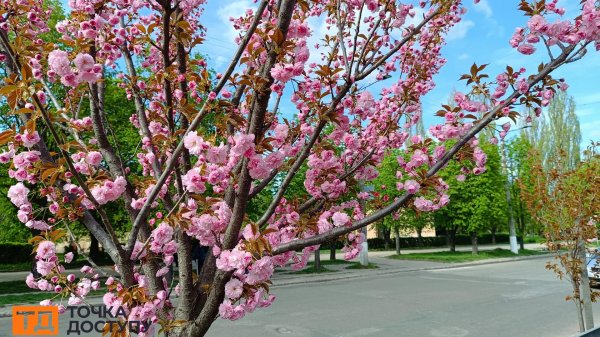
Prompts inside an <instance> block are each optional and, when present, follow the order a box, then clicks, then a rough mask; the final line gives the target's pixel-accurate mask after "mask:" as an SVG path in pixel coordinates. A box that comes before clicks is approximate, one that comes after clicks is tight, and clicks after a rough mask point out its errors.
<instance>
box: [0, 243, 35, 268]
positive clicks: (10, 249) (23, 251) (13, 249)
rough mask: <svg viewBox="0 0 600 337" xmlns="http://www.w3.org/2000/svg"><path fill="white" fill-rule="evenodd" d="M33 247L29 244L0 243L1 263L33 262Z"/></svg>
mask: <svg viewBox="0 0 600 337" xmlns="http://www.w3.org/2000/svg"><path fill="white" fill-rule="evenodd" d="M32 251H33V246H32V245H30V244H28V243H20V242H2V243H0V263H24V262H29V261H31V252H32Z"/></svg>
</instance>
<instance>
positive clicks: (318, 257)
mask: <svg viewBox="0 0 600 337" xmlns="http://www.w3.org/2000/svg"><path fill="white" fill-rule="evenodd" d="M315 271H316V272H319V271H321V250H320V249H317V250H315Z"/></svg>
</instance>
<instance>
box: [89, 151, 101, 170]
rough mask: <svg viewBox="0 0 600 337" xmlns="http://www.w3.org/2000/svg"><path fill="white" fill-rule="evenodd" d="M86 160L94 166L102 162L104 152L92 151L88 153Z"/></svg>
mask: <svg viewBox="0 0 600 337" xmlns="http://www.w3.org/2000/svg"><path fill="white" fill-rule="evenodd" d="M85 161H86V162H87V163H88V164H90V165H92V166H98V165H100V162H102V154H101V153H100V152H98V151H90V152H89V153H88V154H87V155H86V157H85Z"/></svg>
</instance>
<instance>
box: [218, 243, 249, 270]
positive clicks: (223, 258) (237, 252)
mask: <svg viewBox="0 0 600 337" xmlns="http://www.w3.org/2000/svg"><path fill="white" fill-rule="evenodd" d="M251 260H252V255H251V254H250V253H248V252H246V251H243V250H241V249H240V248H239V247H236V248H234V249H233V250H223V251H222V252H221V254H220V255H219V257H218V258H217V263H216V264H217V268H219V269H221V270H224V271H231V270H234V269H243V268H246V267H247V266H248V264H249V263H250V261H251Z"/></svg>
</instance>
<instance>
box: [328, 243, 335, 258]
mask: <svg viewBox="0 0 600 337" xmlns="http://www.w3.org/2000/svg"><path fill="white" fill-rule="evenodd" d="M329 259H330V260H331V261H335V260H336V257H335V241H333V242H332V243H331V246H330V247H329Z"/></svg>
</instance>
